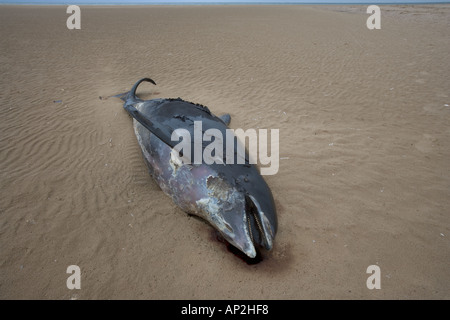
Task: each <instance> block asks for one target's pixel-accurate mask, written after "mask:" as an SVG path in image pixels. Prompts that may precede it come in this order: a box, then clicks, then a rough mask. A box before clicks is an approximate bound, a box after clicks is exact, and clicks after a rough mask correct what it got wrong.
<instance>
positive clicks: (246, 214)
mask: <svg viewBox="0 0 450 320" xmlns="http://www.w3.org/2000/svg"><path fill="white" fill-rule="evenodd" d="M249 189H250V190H246V189H244V188H243V186H242V185H240V184H235V183H230V182H229V181H227V179H224V178H223V176H222V177H220V176H209V177H208V178H207V181H206V193H205V194H204V198H202V199H200V200H198V201H197V206H198V208H199V209H200V211H201V214H200V216H201V217H203V218H205V219H206V220H208V221H209V223H210V224H211V225H212V226H213V227H215V229H217V230H218V231H219V232H220V234H221V235H222V237H223V238H224V239H225V240H226V241H228V242H229V243H230V244H231V245H233V246H234V247H236V248H237V249H239V250H240V251H242V252H243V253H245V254H246V255H247V256H248V257H249V258H255V257H256V255H257V248H258V247H263V248H265V249H266V250H271V249H272V247H273V239H274V237H275V234H276V232H277V219H276V209H275V204H274V201H273V197H272V194H271V193H270V190H269V189H268V187H267V185H265V183H263V184H262V185H259V186H253V187H252V188H249ZM267 191H268V192H269V193H267Z"/></svg>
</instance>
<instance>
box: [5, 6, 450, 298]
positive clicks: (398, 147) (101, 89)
mask: <svg viewBox="0 0 450 320" xmlns="http://www.w3.org/2000/svg"><path fill="white" fill-rule="evenodd" d="M365 10H366V7H365V6H315V7H310V6H192V7H182V6H170V7H169V6H167V7H165V6H155V7H90V6H89V7H87V6H86V7H83V6H81V30H68V29H67V28H66V20H67V18H68V17H69V15H68V14H66V7H65V6H61V7H58V6H44V7H30V6H20V7H19V6H0V35H1V37H0V70H1V74H2V76H1V78H0V83H1V91H0V155H1V157H0V189H1V198H0V298H1V299H229V298H231V299H386V298H388V299H449V298H450V287H449V283H450V273H449V262H450V218H449V213H450V125H449V124H450V123H449V119H450V107H449V104H450V97H449V94H450V92H449V88H450V61H449V59H448V53H449V52H450V41H449V39H450V28H449V26H450V6H445V5H442V6H437V5H435V6H434V5H433V6H381V19H382V20H381V30H369V29H368V28H367V27H366V20H367V18H368V16H369V15H368V14H367V13H366V12H365ZM144 76H148V77H151V78H153V79H154V80H155V81H156V82H157V84H158V85H157V86H156V87H151V86H150V85H143V86H142V87H141V88H140V93H141V94H142V96H143V97H144V98H153V97H182V98H184V99H186V100H189V101H194V102H198V103H201V104H204V105H207V106H208V107H209V108H210V110H211V111H212V112H213V113H215V114H217V115H220V114H222V113H226V112H228V113H230V114H231V117H232V121H231V124H230V127H231V128H243V129H248V128H255V129H256V128H267V129H279V130H280V145H279V147H280V167H279V171H278V173H277V174H276V175H272V176H266V177H265V179H266V181H267V183H268V184H269V186H270V187H271V190H272V192H273V195H274V198H275V201H276V205H277V210H278V218H279V232H278V234H277V237H276V239H275V246H274V249H273V250H272V251H271V252H263V255H264V260H263V261H262V262H261V263H259V264H256V265H247V264H246V263H244V262H243V261H241V260H240V259H239V258H237V257H236V256H234V255H233V254H231V253H230V252H228V251H227V249H226V247H225V245H224V244H223V243H220V242H218V241H217V240H216V239H215V236H214V233H213V231H212V228H211V227H210V226H209V225H207V224H206V223H203V222H202V221H200V220H198V219H195V218H192V217H189V216H188V215H186V214H185V213H184V212H182V211H181V210H180V209H178V208H177V207H176V205H175V204H174V203H173V202H172V201H171V200H170V199H169V198H168V197H167V196H166V195H165V194H163V192H162V191H161V190H160V188H159V187H158V185H157V184H156V183H155V182H154V181H153V180H152V179H151V177H150V176H149V174H148V172H147V168H146V167H145V164H144V161H143V159H142V156H141V153H140V149H139V146H138V143H137V141H136V137H135V135H134V132H133V128H132V122H131V119H130V118H129V117H128V115H127V114H126V112H125V111H124V110H123V109H122V103H121V101H120V100H118V99H113V98H109V99H99V96H102V97H107V96H111V95H114V94H117V93H121V92H124V91H127V90H129V89H130V87H131V86H132V85H133V83H134V82H135V81H136V80H138V79H139V78H141V77H144ZM69 265H78V266H79V267H80V269H81V289H80V290H69V289H68V288H67V287H66V279H67V277H68V276H69V275H68V274H67V273H66V269H67V267H68V266H69ZM370 265H378V266H379V267H380V271H381V278H380V279H381V289H379V290H376V289H374V290H369V289H368V288H367V286H366V280H367V278H368V277H369V274H367V273H366V270H367V267H368V266H370Z"/></svg>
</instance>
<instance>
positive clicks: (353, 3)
mask: <svg viewBox="0 0 450 320" xmlns="http://www.w3.org/2000/svg"><path fill="white" fill-rule="evenodd" d="M70 4H76V5H78V6H148V5H154V6H204V5H212V6H224V5H225V6H233V5H257V6H259V5H372V4H374V5H437V4H450V1H433V2H427V1H423V2H414V1H405V2H390V1H386V2H376V1H362V2H333V1H330V2H301V1H299V2H246V1H242V2H208V1H204V2H202V1H201V2H151V1H148V2H145V1H144V2H131V3H128V2H127V3H123V2H120V1H119V2H95V3H87V2H86V3H83V2H79V1H78V2H76V3H75V2H72V1H71V2H63V1H61V2H42V3H37V2H23V3H22V2H19V3H17V2H0V5H20V6H22V5H24V6H32V5H38V6H41V5H42V6H68V5H70Z"/></svg>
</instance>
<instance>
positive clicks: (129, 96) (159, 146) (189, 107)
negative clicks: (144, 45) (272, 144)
mask: <svg viewBox="0 0 450 320" xmlns="http://www.w3.org/2000/svg"><path fill="white" fill-rule="evenodd" d="M144 81H146V82H150V83H153V84H156V83H155V82H154V81H153V80H151V79H149V78H143V79H141V80H139V81H138V82H136V84H135V85H134V86H133V88H132V89H131V91H130V92H127V93H124V94H121V95H118V97H120V98H121V99H122V100H123V101H125V103H124V109H125V110H127V112H128V113H129V114H130V115H131V116H132V117H133V118H134V120H133V123H134V130H135V133H136V137H137V139H138V142H139V145H140V147H141V150H142V154H143V156H144V160H145V163H146V164H147V166H148V168H149V171H150V174H151V175H152V176H153V178H154V179H155V180H156V182H157V183H158V184H159V186H160V187H161V189H162V190H163V191H164V192H165V193H166V194H167V195H169V196H170V197H171V198H172V200H173V201H174V202H175V204H177V205H178V206H179V207H180V208H181V209H182V210H183V211H185V212H187V213H189V214H192V215H196V216H199V217H201V218H203V219H205V220H206V221H208V222H209V223H210V224H211V225H212V226H213V227H214V228H215V229H217V230H218V231H219V232H220V234H221V235H222V236H223V238H224V239H226V240H227V241H228V242H229V243H231V244H232V245H233V246H235V247H236V248H238V249H239V250H241V251H242V252H243V253H245V254H246V255H247V256H248V257H250V258H254V257H255V256H256V249H255V247H256V246H261V247H264V248H265V249H267V250H271V249H272V246H273V240H274V238H275V234H276V232H277V225H278V223H277V215H276V209H275V203H274V200H273V196H272V192H271V191H270V189H269V187H268V185H267V184H266V182H265V181H264V179H263V177H262V176H261V175H260V173H259V171H258V169H257V168H256V167H255V166H254V165H252V164H249V162H248V155H247V154H246V160H245V163H244V164H224V163H213V164H206V163H205V162H204V161H203V160H202V163H201V164H189V163H186V161H185V162H183V161H182V159H186V158H187V159H189V158H188V156H189V155H182V154H180V153H178V152H175V150H173V148H174V147H175V146H176V145H177V144H178V143H179V142H180V141H181V140H179V141H178V140H177V141H172V139H171V138H172V133H173V131H174V130H176V129H179V128H182V129H186V130H188V131H189V132H190V134H191V137H193V136H194V125H193V124H194V121H202V129H203V132H204V131H206V130H207V129H210V128H215V129H218V130H220V132H221V133H222V136H223V139H224V142H223V147H224V150H223V155H225V154H226V150H225V146H226V141H225V140H226V136H227V135H226V131H225V130H226V129H227V128H228V126H227V125H228V124H229V122H230V116H229V115H225V116H222V117H220V118H219V117H216V116H215V115H213V114H212V113H211V112H210V111H209V109H208V108H207V107H204V106H201V105H198V104H194V103H191V102H187V101H184V100H182V99H180V98H178V99H152V100H146V101H144V100H141V99H139V98H138V97H136V89H137V87H138V86H139V84H141V83H142V82H144ZM233 139H235V137H233ZM193 140H194V139H192V148H191V150H192V154H191V157H190V159H194V157H193V152H194V146H193V143H194V141H193ZM235 140H236V139H235ZM208 144H210V142H203V146H202V147H203V150H204V148H205V147H206V146H207V145H208ZM236 145H237V143H236V141H235V156H236ZM236 160H237V159H236V158H235V161H234V163H236V162H237V161H236ZM192 162H193V161H192ZM224 162H225V161H224Z"/></svg>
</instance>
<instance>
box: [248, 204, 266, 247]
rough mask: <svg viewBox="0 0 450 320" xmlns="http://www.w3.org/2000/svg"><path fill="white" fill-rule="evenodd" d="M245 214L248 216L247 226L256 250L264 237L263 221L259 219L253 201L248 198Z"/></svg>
mask: <svg viewBox="0 0 450 320" xmlns="http://www.w3.org/2000/svg"><path fill="white" fill-rule="evenodd" d="M245 212H246V216H247V226H248V232H249V235H250V239H252V242H253V245H254V246H255V249H256V248H257V246H258V245H259V244H260V243H261V239H262V238H263V237H264V230H263V228H262V225H261V221H260V220H259V218H258V209H257V208H256V206H255V204H254V203H253V201H251V200H250V199H249V198H248V197H246V201H245Z"/></svg>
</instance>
